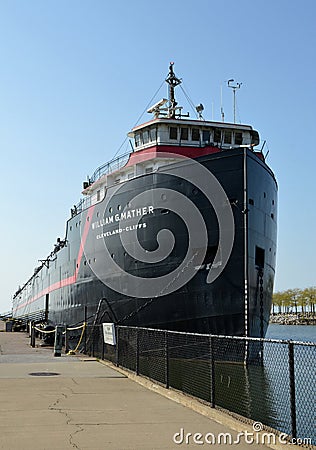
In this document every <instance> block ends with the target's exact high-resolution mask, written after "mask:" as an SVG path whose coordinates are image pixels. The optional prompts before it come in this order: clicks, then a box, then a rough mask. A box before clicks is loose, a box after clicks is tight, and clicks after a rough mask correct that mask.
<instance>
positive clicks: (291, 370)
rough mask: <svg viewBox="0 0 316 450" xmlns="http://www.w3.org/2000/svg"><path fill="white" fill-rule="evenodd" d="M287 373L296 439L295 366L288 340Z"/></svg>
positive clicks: (291, 343) (292, 345) (293, 436)
mask: <svg viewBox="0 0 316 450" xmlns="http://www.w3.org/2000/svg"><path fill="white" fill-rule="evenodd" d="M288 348H289V375H290V402H291V405H290V406H291V424H292V438H295V439H296V437H297V436H296V434H297V433H296V405H295V368H294V343H293V342H291V341H289V346H288Z"/></svg>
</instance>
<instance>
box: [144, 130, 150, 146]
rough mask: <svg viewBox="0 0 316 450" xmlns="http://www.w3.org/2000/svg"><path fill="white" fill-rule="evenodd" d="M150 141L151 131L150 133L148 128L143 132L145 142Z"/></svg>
mask: <svg viewBox="0 0 316 450" xmlns="http://www.w3.org/2000/svg"><path fill="white" fill-rule="evenodd" d="M148 142H149V133H148V130H145V131H144V132H143V143H144V144H148Z"/></svg>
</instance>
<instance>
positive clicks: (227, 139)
mask: <svg viewBox="0 0 316 450" xmlns="http://www.w3.org/2000/svg"><path fill="white" fill-rule="evenodd" d="M231 143H232V132H231V130H225V132H224V144H231Z"/></svg>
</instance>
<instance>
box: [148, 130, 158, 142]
mask: <svg viewBox="0 0 316 450" xmlns="http://www.w3.org/2000/svg"><path fill="white" fill-rule="evenodd" d="M149 134H150V140H151V142H153V141H156V140H157V128H151V129H150V131H149Z"/></svg>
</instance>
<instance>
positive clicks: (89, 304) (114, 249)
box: [13, 148, 277, 337]
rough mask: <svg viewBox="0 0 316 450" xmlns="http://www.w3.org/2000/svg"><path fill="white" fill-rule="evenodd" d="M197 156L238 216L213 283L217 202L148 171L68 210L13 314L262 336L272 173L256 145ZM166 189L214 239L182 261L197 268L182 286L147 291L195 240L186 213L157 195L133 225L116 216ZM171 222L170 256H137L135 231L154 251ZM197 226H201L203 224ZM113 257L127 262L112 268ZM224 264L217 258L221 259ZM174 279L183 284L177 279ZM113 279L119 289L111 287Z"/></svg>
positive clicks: (271, 235) (271, 239)
mask: <svg viewBox="0 0 316 450" xmlns="http://www.w3.org/2000/svg"><path fill="white" fill-rule="evenodd" d="M197 161H198V162H199V163H200V164H201V165H203V166H204V168H206V169H207V170H208V171H209V172H210V173H212V174H213V175H214V176H215V177H216V179H217V180H218V182H219V183H220V185H221V186H222V188H223V189H224V191H225V193H226V196H227V199H228V201H229V204H230V208H231V211H232V215H233V221H234V238H233V245H232V250H231V253H230V255H229V258H228V260H227V262H225V264H224V267H222V268H221V270H220V274H219V275H218V276H217V277H216V279H214V280H213V281H212V282H211V283H208V282H207V276H208V273H209V271H210V270H211V268H212V266H213V265H214V258H215V255H216V254H217V255H218V254H219V253H220V251H221V248H219V247H220V233H221V230H220V229H219V223H218V216H217V212H216V211H215V210H214V207H213V206H212V204H210V202H209V201H208V199H207V198H206V197H205V195H203V194H201V193H200V192H199V191H198V189H196V187H195V186H194V185H193V184H192V182H190V181H186V180H183V179H182V180H180V181H179V180H176V181H175V179H174V177H172V176H170V175H168V174H163V173H160V172H157V173H148V174H145V175H142V176H140V177H136V178H134V179H132V180H129V181H127V182H124V183H121V186H120V188H119V189H118V188H117V186H112V187H109V188H108V190H107V193H106V195H105V197H104V199H103V200H101V201H100V202H99V203H97V204H95V205H93V206H91V207H89V208H86V209H84V210H83V211H81V212H79V213H78V214H77V215H74V217H72V218H71V219H69V221H68V222H67V231H66V239H65V243H66V245H65V246H64V247H63V248H61V249H60V250H59V251H58V252H56V255H55V256H54V258H52V260H51V261H48V262H47V264H46V266H45V267H43V269H42V270H40V271H39V272H38V274H37V276H35V277H34V279H33V280H32V283H30V286H29V288H27V289H23V290H22V291H21V293H19V295H17V296H16V298H15V299H14V304H13V316H14V317H15V318H19V319H22V320H24V321H28V320H31V319H35V320H38V321H39V320H46V321H47V322H49V323H52V324H57V323H64V324H67V325H74V324H79V323H82V322H83V321H86V320H88V321H89V320H90V321H92V320H95V321H99V322H115V323H118V324H122V325H134V326H143V327H151V328H161V329H168V330H179V331H190V332H198V333H211V334H221V335H235V336H257V337H263V336H264V335H265V331H266V329H267V326H268V321H269V314H270V308H271V300H272V291H273V282H274V273H275V254H276V206H277V205H276V203H277V185H276V181H275V178H274V176H273V173H272V172H271V170H270V169H269V168H268V166H267V165H266V164H265V163H264V162H263V161H262V160H261V159H260V158H259V157H258V156H257V155H256V154H255V153H253V152H252V151H250V150H248V149H244V148H239V149H233V150H226V151H222V152H218V153H214V154H210V155H205V156H201V157H199V158H198V159H197ZM175 164H176V163H175ZM162 188H163V189H167V190H169V191H173V192H174V191H176V192H178V193H180V194H182V195H183V196H185V197H186V198H188V199H189V200H190V202H192V204H194V205H195V206H196V207H197V208H198V210H199V211H200V213H201V215H202V217H203V219H204V222H205V225H206V229H207V235H208V242H207V247H206V249H205V255H204V258H203V261H202V262H201V261H199V263H198V264H196V261H195V260H194V254H193V255H192V257H191V259H189V261H188V264H187V266H186V267H183V268H182V274H184V276H185V273H186V270H189V267H190V270H191V269H192V267H194V276H192V277H191V278H190V279H189V280H188V281H187V282H186V283H184V284H183V285H182V286H180V287H179V288H177V289H172V287H171V288H170V283H169V284H168V285H166V286H162V287H161V289H160V291H159V292H156V293H151V294H147V293H146V292H145V290H146V289H144V286H145V284H146V282H147V281H148V280H149V281H150V280H151V279H154V278H155V279H159V278H161V279H163V277H164V276H165V275H166V274H168V273H170V272H172V271H176V270H177V267H179V266H180V265H181V261H182V260H183V259H184V258H185V256H186V253H187V249H188V246H189V238H188V230H187V228H186V224H185V221H184V220H183V219H182V218H181V217H179V216H178V215H177V214H176V213H175V212H173V211H170V210H168V209H167V208H163V207H162V206H161V204H160V205H159V207H157V206H156V205H155V201H154V197H153V200H152V201H151V202H149V203H148V202H147V203H146V204H144V203H138V204H137V201H136V204H135V206H133V208H134V209H132V211H134V213H133V214H136V211H138V210H140V209H141V213H140V215H141V217H140V218H139V219H137V225H136V231H135V229H134V230H132V228H131V226H130V225H126V226H125V225H124V227H123V229H121V228H119V227H120V226H121V225H119V223H118V220H116V219H118V218H122V215H121V214H122V211H126V208H127V210H128V205H129V204H130V202H131V200H132V199H133V198H135V197H137V196H138V195H141V193H142V192H144V191H145V190H147V191H148V190H149V191H154V190H157V189H162ZM226 206H227V205H226ZM124 208H125V209H124ZM131 208H132V207H130V208H129V210H130V211H131ZM189 214H190V212H189ZM125 217H126V214H125V216H124V218H125ZM126 223H128V222H126ZM133 223H135V221H134V222H133ZM133 226H134V225H133ZM166 229H167V230H170V231H171V233H172V234H173V236H174V240H175V242H174V246H173V249H172V251H171V253H170V254H169V255H168V257H167V258H164V259H161V260H159V258H158V259H157V261H156V262H155V264H153V263H148V262H146V261H142V260H137V258H133V256H131V255H133V251H135V248H134V247H135V242H134V241H133V239H134V237H135V233H136V235H137V239H138V240H139V243H140V244H141V246H142V247H143V249H145V252H146V251H147V252H148V253H149V254H150V253H151V252H153V251H156V250H157V246H158V244H157V236H158V234H159V232H160V231H161V230H166ZM129 231H133V232H129ZM194 232H195V233H199V229H198V228H197V229H196V230H195V231H194ZM133 236H134V237H133ZM122 237H124V239H125V246H123V245H122V242H121V239H122ZM128 249H130V250H131V252H130V251H128ZM133 249H134V250H133ZM110 260H111V261H110ZM113 261H114V262H115V264H117V266H119V267H120V268H121V269H122V270H120V271H115V270H113V269H112V268H111V267H112V262H113ZM109 262H111V264H109ZM221 263H222V264H223V262H221V261H220V260H219V262H217V264H218V265H219V266H220V264H221ZM127 275H128V276H127ZM181 276H182V275H181ZM140 279H141V280H144V283H145V284H143V282H141V281H139V280H140ZM146 279H147V280H146ZM130 280H132V281H130ZM172 283H175V285H176V283H177V279H176V278H175V279H174V280H173V281H172V282H171V285H172ZM147 284H148V283H147ZM114 285H115V286H118V288H117V289H114V288H113V286H114ZM131 290H132V292H133V295H130V291H131ZM169 291H170V292H169ZM101 299H102V300H101ZM96 313H97V317H96Z"/></svg>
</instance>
